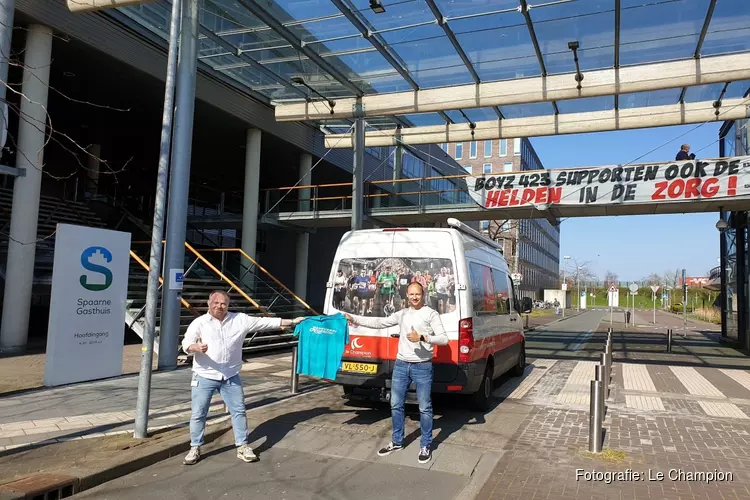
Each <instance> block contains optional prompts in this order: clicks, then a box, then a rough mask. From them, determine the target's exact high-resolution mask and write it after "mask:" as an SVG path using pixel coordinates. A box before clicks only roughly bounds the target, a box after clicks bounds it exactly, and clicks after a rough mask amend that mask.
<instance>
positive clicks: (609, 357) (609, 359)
mask: <svg viewBox="0 0 750 500" xmlns="http://www.w3.org/2000/svg"><path fill="white" fill-rule="evenodd" d="M604 352H605V353H606V354H607V366H608V367H609V371H608V372H607V375H608V378H607V383H609V381H610V379H611V378H612V342H607V344H606V346H605V347H604ZM607 394H609V393H607Z"/></svg>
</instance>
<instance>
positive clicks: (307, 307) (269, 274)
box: [186, 243, 318, 315]
mask: <svg viewBox="0 0 750 500" xmlns="http://www.w3.org/2000/svg"><path fill="white" fill-rule="evenodd" d="M186 244H187V243H186ZM204 251H207V252H238V253H240V254H241V255H242V256H243V257H244V258H246V259H247V260H248V261H250V262H252V264H253V265H254V266H255V268H256V269H258V270H260V271H261V272H262V273H264V274H265V275H266V276H268V277H269V278H271V279H272V280H273V281H274V283H276V284H277V285H278V286H279V287H281V288H282V289H283V290H284V291H285V292H287V293H288V294H289V295H291V296H292V297H293V298H294V299H295V300H296V301H297V302H299V303H300V304H302V305H303V306H304V307H305V309H307V310H308V311H311V312H313V313H314V314H315V315H317V314H318V313H317V312H316V311H315V309H313V308H312V307H310V305H309V304H308V303H307V302H305V301H304V300H302V299H301V298H300V297H299V296H298V295H297V294H295V293H294V292H293V291H291V290H290V289H289V288H288V287H287V286H286V285H284V283H282V282H281V281H279V280H278V279H276V277H275V276H274V275H273V274H271V273H270V272H268V270H266V269H265V268H264V267H263V266H261V265H260V264H258V263H257V262H256V261H255V259H253V258H252V257H250V256H249V255H248V254H247V253H246V252H245V251H244V250H242V249H241V248H212V249H207V250H204Z"/></svg>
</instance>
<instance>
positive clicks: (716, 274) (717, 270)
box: [708, 266, 721, 280]
mask: <svg viewBox="0 0 750 500" xmlns="http://www.w3.org/2000/svg"><path fill="white" fill-rule="evenodd" d="M708 279H709V280H718V279H721V266H716V267H714V268H713V269H711V272H710V273H708Z"/></svg>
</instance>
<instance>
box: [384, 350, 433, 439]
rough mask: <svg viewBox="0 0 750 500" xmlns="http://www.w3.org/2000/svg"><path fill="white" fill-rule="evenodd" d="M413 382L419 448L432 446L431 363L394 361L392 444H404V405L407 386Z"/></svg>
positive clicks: (392, 379)
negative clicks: (417, 413) (417, 419)
mask: <svg viewBox="0 0 750 500" xmlns="http://www.w3.org/2000/svg"><path fill="white" fill-rule="evenodd" d="M412 382H414V385H415V386H416V390H417V401H419V428H420V429H421V431H422V437H421V438H420V440H419V446H420V448H424V447H425V446H430V445H432V361H425V362H424V363H407V362H406V361H401V360H400V359H397V360H396V365H395V366H394V367H393V377H392V378H391V419H392V421H393V439H392V440H391V441H393V444H398V445H403V444H404V419H405V414H404V403H405V402H406V391H407V390H408V389H409V384H411V383H412Z"/></svg>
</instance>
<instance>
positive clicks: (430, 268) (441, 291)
mask: <svg viewBox="0 0 750 500" xmlns="http://www.w3.org/2000/svg"><path fill="white" fill-rule="evenodd" d="M454 269H455V268H454V266H453V263H452V262H451V260H449V259H439V258H425V257H415V258H411V257H368V258H356V259H342V260H341V261H339V263H338V269H337V271H338V272H337V273H336V276H335V277H334V282H333V286H334V294H333V297H332V299H333V303H332V305H333V307H334V308H336V309H337V310H339V311H342V312H348V313H353V314H360V313H362V311H361V310H359V309H360V307H357V303H356V301H355V302H354V303H352V301H351V298H354V297H358V298H359V299H360V301H361V299H368V300H369V299H373V298H375V300H379V297H378V294H380V295H382V297H380V298H383V299H384V301H387V300H388V297H391V298H393V296H395V295H400V296H401V297H403V296H405V294H406V289H407V287H408V286H409V283H412V282H417V283H419V284H420V285H422V286H423V287H424V289H425V303H426V304H427V305H429V306H430V307H432V308H433V309H435V310H436V311H437V310H439V304H438V298H439V297H440V298H442V300H443V301H444V302H445V305H446V307H445V309H444V311H445V313H447V312H450V307H451V304H450V302H451V301H452V300H453V299H455V284H456V281H455V272H454ZM348 290H351V294H352V295H351V298H350V297H349V296H348V295H349V294H348V293H347V291H348ZM384 290H385V292H383V291H384ZM441 295H443V296H444V297H441ZM454 302H455V301H454ZM360 305H361V306H364V303H362V304H360ZM394 312H396V311H395V309H390V310H389V308H388V307H386V308H384V307H382V305H381V306H380V307H373V308H372V311H369V312H367V311H366V312H365V314H366V315H367V316H371V317H385V316H390V315H391V314H393V313H394Z"/></svg>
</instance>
